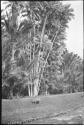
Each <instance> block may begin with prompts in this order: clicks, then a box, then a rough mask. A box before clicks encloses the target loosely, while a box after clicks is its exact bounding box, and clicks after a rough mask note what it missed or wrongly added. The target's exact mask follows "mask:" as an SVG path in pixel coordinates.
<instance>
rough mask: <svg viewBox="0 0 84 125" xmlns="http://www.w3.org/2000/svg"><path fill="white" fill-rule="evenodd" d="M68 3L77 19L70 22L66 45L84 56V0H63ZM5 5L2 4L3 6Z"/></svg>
mask: <svg viewBox="0 0 84 125" xmlns="http://www.w3.org/2000/svg"><path fill="white" fill-rule="evenodd" d="M67 3H68V4H71V7H72V8H73V9H74V15H75V19H72V20H71V21H70V22H69V28H68V29H67V30H66V32H67V40H66V41H65V42H66V47H67V49H68V50H69V52H74V53H75V54H78V55H79V56H80V57H81V58H83V1H82V0H76V1H63V4H67ZM3 7H4V5H3V6H2V4H1V8H3Z"/></svg>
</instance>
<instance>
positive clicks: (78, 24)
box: [63, 0, 83, 59]
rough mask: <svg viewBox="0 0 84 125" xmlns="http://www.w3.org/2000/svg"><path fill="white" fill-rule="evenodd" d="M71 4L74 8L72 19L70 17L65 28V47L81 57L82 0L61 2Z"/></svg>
mask: <svg viewBox="0 0 84 125" xmlns="http://www.w3.org/2000/svg"><path fill="white" fill-rule="evenodd" d="M68 3H69V4H71V7H72V8H73V9H74V12H73V13H74V15H75V16H74V19H72V20H71V21H70V22H69V24H68V26H69V28H68V29H66V32H67V34H66V35H67V40H66V41H65V43H66V47H67V49H68V50H69V52H74V53H75V54H78V55H79V56H80V57H81V58H82V59H83V1H82V0H76V1H63V4H68Z"/></svg>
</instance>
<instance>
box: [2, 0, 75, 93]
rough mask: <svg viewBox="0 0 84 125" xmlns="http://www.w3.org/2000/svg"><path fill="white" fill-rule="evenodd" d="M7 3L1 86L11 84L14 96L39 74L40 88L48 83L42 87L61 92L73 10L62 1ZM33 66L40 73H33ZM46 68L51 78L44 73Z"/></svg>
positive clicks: (4, 11) (3, 20)
mask: <svg viewBox="0 0 84 125" xmlns="http://www.w3.org/2000/svg"><path fill="white" fill-rule="evenodd" d="M7 3H8V4H7V6H6V8H5V9H4V10H2V13H1V17H2V20H1V27H2V63H3V65H2V79H3V80H2V81H3V83H2V86H3V87H4V86H7V85H8V86H9V88H10V93H11V94H12V95H13V94H14V95H15V93H19V94H21V91H24V89H25V88H27V86H28V84H30V83H34V82H35V80H36V78H37V77H38V79H39V80H37V81H38V82H39V83H40V87H41V88H42V86H45V87H43V88H42V89H44V90H46V89H50V88H53V89H54V88H55V89H58V90H60V91H62V89H63V85H62V82H61V79H62V77H63V73H62V64H63V62H64V59H63V53H64V51H65V50H66V47H65V44H64V42H63V41H64V40H65V39H66V28H67V27H68V22H69V21H70V20H71V19H72V17H74V15H73V9H72V8H70V5H63V4H62V2H59V1H51V2H47V1H42V2H40V1H38V2H37V1H33V2H32V1H25V2H23V1H20V2H19V1H16V2H14V1H10V2H9V1H7ZM29 45H31V48H30V49H29V48H28V47H29ZM38 64H39V65H40V68H39V65H38ZM33 66H35V68H36V69H35V70H36V71H37V70H38V69H39V72H36V73H35V74H33V75H32V72H34V71H33V69H34V68H33ZM47 71H48V78H46V76H45V74H47ZM38 74H39V75H38ZM29 77H31V80H29ZM42 79H43V84H44V85H42V83H41V81H42ZM46 79H47V83H46V84H45V82H46ZM48 81H49V82H48ZM59 81H60V82H61V84H59ZM11 82H12V83H11ZM4 83H5V84H4ZM39 83H38V87H39ZM10 84H12V85H10ZM41 85H42V86H41ZM38 87H37V88H38ZM45 88H46V89H45ZM16 91H17V92H16ZM28 91H29V90H28ZM28 91H27V93H28ZM23 93H24V92H23ZM9 95H10V94H9Z"/></svg>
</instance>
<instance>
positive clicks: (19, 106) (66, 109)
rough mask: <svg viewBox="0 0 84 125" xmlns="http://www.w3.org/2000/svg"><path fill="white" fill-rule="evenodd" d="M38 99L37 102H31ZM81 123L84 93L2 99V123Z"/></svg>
mask: <svg viewBox="0 0 84 125" xmlns="http://www.w3.org/2000/svg"><path fill="white" fill-rule="evenodd" d="M33 100H39V103H37V104H35V103H32V101H33ZM16 122H17V123H19V124H20V123H24V124H25V123H27V124H28V123H29V124H40V123H41V124H45V123H46V124H49V123H50V124H51V123H53V124H54V123H55V124H65V123H68V124H70V123H73V124H75V123H76V124H83V123H84V93H83V92H78V93H72V94H59V95H48V96H39V98H38V97H36V98H33V97H32V98H27V97H26V98H18V99H13V100H4V99H2V123H4V124H5V123H6V124H7V123H16Z"/></svg>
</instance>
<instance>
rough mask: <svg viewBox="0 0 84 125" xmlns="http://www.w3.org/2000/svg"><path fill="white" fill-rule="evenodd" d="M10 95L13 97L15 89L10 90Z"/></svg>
mask: <svg viewBox="0 0 84 125" xmlns="http://www.w3.org/2000/svg"><path fill="white" fill-rule="evenodd" d="M10 97H11V98H13V89H11V90H10Z"/></svg>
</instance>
